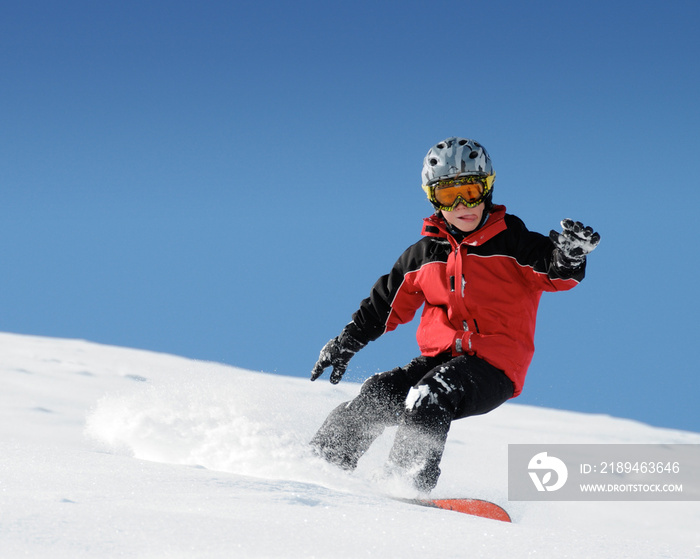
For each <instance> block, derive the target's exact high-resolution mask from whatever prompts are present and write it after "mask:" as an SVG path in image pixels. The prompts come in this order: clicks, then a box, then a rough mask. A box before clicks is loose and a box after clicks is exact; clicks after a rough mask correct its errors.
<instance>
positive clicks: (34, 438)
mask: <svg viewBox="0 0 700 559" xmlns="http://www.w3.org/2000/svg"><path fill="white" fill-rule="evenodd" d="M0 350H1V351H2V355H3V361H2V364H0V378H1V379H2V387H1V389H0V414H1V415H2V417H1V421H0V446H1V448H0V556H2V557H8V558H13V557H20V556H21V557H51V558H52V559H54V558H71V559H75V558H81V557H91V558H94V557H100V558H103V557H117V556H118V557H145V558H159V557H168V558H172V557H227V558H230V557H286V558H290V557H333V558H338V557H407V558H410V557H421V558H422V557H425V556H426V555H427V556H430V557H489V558H494V557H495V558H501V557H503V558H509V559H512V558H519V557H546V558H550V557H557V558H562V557H573V558H586V559H589V558H591V557H615V558H624V557H630V558H639V557H645V558H649V557H664V558H686V557H700V530H698V526H700V502H697V501H689V502H656V503H652V502H641V503H640V502H508V500H507V461H506V456H507V445H508V443H548V444H549V443H700V434H698V433H689V432H683V431H674V430H668V429H659V428H655V427H652V426H648V425H644V424H641V423H637V422H634V421H630V420H623V419H618V418H613V417H608V416H602V415H588V414H582V413H573V412H566V411H557V410H551V409H542V408H537V407H532V406H523V405H518V404H517V403H509V404H506V405H505V406H502V407H501V408H499V409H497V410H495V411H494V412H492V413H490V414H487V415H485V416H480V417H475V418H470V419H466V420H463V421H459V422H456V423H455V424H454V425H453V428H452V431H451V432H450V436H449V439H448V444H447V449H446V453H445V457H444V460H443V464H442V469H443V474H442V477H441V479H440V483H439V484H438V486H437V488H436V489H435V491H434V493H433V494H434V495H435V496H443V497H448V496H471V497H478V498H484V499H489V500H493V501H495V502H497V503H499V504H501V505H502V506H504V507H505V508H506V509H507V510H508V511H509V513H510V514H511V516H512V517H513V520H514V522H513V524H507V523H503V522H497V521H491V520H485V519H480V518H474V517H469V516H466V515H462V514H458V513H454V512H449V511H441V510H437V509H427V508H421V507H417V506H414V505H410V504H406V503H401V502H398V501H395V500H391V499H388V498H386V497H385V496H384V493H386V491H387V490H388V488H387V487H385V486H383V485H382V482H380V481H378V479H377V472H379V471H381V467H382V464H383V461H384V458H385V457H386V455H387V453H388V450H389V447H390V443H391V435H392V432H388V433H386V434H385V435H384V436H383V437H382V438H381V439H380V440H379V441H377V443H376V444H375V445H374V446H373V447H372V449H371V450H370V452H369V453H368V454H367V455H366V456H365V457H364V458H363V459H362V460H361V461H360V465H359V467H358V470H357V471H356V472H355V473H353V474H347V473H344V472H341V471H340V470H337V469H335V468H334V467H332V466H330V465H327V464H325V463H323V462H321V461H319V460H318V459H316V458H314V457H312V456H310V455H309V452H308V449H307V445H306V441H308V440H309V438H310V437H311V436H312V435H313V433H314V432H315V429H316V428H317V427H318V426H319V425H320V423H321V422H322V421H323V419H324V418H325V416H326V414H327V413H328V412H329V411H330V410H331V409H332V408H333V407H334V406H336V405H338V404H339V403H340V402H343V401H345V400H347V399H349V398H351V397H352V396H353V395H354V394H356V393H357V391H358V389H359V385H357V384H353V383H341V384H339V385H337V386H333V385H330V384H329V383H328V382H327V381H326V382H324V381H323V379H322V380H319V381H317V382H316V383H313V384H312V383H310V382H309V381H308V380H305V379H300V378H291V377H283V376H276V375H270V374H265V373H256V372H252V371H245V370H242V369H238V368H235V367H230V366H225V365H221V364H216V363H208V362H199V361H192V360H188V359H184V358H180V357H176V356H171V355H163V354H157V353H152V352H147V351H141V350H134V349H127V348H117V347H111V346H104V345H98V344H94V343H89V342H86V341H80V340H61V339H49V338H39V337H29V336H19V335H14V334H0ZM325 378H326V377H324V379H325Z"/></svg>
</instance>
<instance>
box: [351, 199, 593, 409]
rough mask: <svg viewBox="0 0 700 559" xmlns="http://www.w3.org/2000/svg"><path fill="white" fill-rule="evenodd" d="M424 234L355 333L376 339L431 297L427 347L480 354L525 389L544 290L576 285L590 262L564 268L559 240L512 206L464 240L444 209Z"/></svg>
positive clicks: (422, 334)
mask: <svg viewBox="0 0 700 559" xmlns="http://www.w3.org/2000/svg"><path fill="white" fill-rule="evenodd" d="M422 234H423V238H422V239H421V240H420V241H418V242H417V243H416V244H414V245H412V246H411V247H409V248H408V249H407V250H406V251H405V252H404V253H403V254H402V255H401V257H400V258H399V260H398V261H397V262H396V264H395V265H394V267H393V269H392V271H391V272H390V273H389V274H387V275H386V276H383V277H381V278H380V279H379V280H378V281H377V283H376V284H375V285H374V287H373V288H372V291H371V294H370V296H369V297H368V298H367V299H365V300H364V301H362V303H361V305H360V309H359V310H358V311H357V312H356V313H355V314H354V315H353V323H354V324H350V325H348V326H351V327H353V328H351V330H352V331H351V334H352V336H353V337H355V338H357V339H358V340H359V341H361V342H362V343H367V342H369V341H371V340H374V339H376V338H378V337H379V336H381V335H382V334H383V333H385V332H388V331H390V330H393V329H394V328H396V327H397V326H398V325H399V324H405V323H407V322H410V321H411V320H412V319H413V317H414V315H415V313H416V311H417V310H418V309H419V308H420V306H421V305H424V308H423V314H422V316H421V319H420V324H419V326H418V332H417V340H418V345H419V347H420V350H421V353H422V354H423V355H430V356H433V355H438V354H439V353H443V352H446V351H451V352H452V354H453V355H455V356H456V355H459V354H460V353H468V354H473V355H477V356H478V357H480V358H482V359H484V360H485V361H487V362H489V363H491V364H492V365H494V366H495V367H497V368H498V369H501V370H502V371H504V372H505V373H506V375H508V377H509V378H510V379H511V380H512V381H513V385H514V394H513V396H514V397H515V396H517V395H518V394H520V392H521V391H522V387H523V382H524V380H525V375H526V373H527V369H528V367H529V365H530V362H531V361H532V356H533V354H534V351H535V345H534V337H535V322H536V315H537V307H538V305H539V300H540V296H541V295H542V292H543V291H564V290H568V289H571V288H572V287H574V286H576V285H577V284H578V283H579V282H580V281H581V280H582V279H583V276H584V269H585V265H584V266H582V267H581V268H579V269H577V270H575V271H571V270H568V271H560V270H557V268H556V267H555V266H554V265H553V258H552V252H553V251H554V244H553V243H552V242H551V241H550V240H549V238H548V237H545V236H544V235H541V234H539V233H534V232H530V231H528V230H527V228H526V227H525V225H524V224H523V222H522V221H521V220H520V219H519V218H517V217H515V216H513V215H510V214H506V208H505V207H504V206H494V208H493V210H492V212H491V214H490V215H489V217H488V220H487V221H486V223H485V224H484V225H483V226H482V227H480V228H479V229H477V230H476V231H474V232H472V233H470V234H468V235H467V236H466V237H465V238H464V239H463V240H462V241H461V242H458V241H457V239H455V237H454V236H453V235H451V234H450V233H449V232H448V229H447V226H446V224H445V221H444V220H443V219H442V218H441V217H440V216H437V215H433V216H431V217H429V218H427V219H425V220H424V225H423V231H422Z"/></svg>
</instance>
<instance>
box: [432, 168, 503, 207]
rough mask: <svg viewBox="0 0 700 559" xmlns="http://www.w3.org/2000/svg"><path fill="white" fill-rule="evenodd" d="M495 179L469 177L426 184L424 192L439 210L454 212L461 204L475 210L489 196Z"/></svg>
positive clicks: (490, 176) (492, 177)
mask: <svg viewBox="0 0 700 559" xmlns="http://www.w3.org/2000/svg"><path fill="white" fill-rule="evenodd" d="M495 178H496V177H495V175H489V176H487V177H480V176H477V175H467V176H464V177H456V178H454V179H448V180H443V181H438V182H435V183H433V184H424V185H423V190H425V193H426V194H427V195H428V199H429V200H430V201H431V202H432V203H433V205H434V206H435V207H436V208H437V209H440V210H444V211H452V210H454V209H455V208H456V207H457V205H458V204H460V203H461V204H464V205H465V206H466V207H467V208H474V207H476V206H478V205H479V204H481V203H482V202H483V201H484V200H485V199H486V197H487V196H488V195H489V193H490V192H491V189H492V188H493V181H494V179H495Z"/></svg>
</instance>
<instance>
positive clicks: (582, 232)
mask: <svg viewBox="0 0 700 559" xmlns="http://www.w3.org/2000/svg"><path fill="white" fill-rule="evenodd" d="M561 226H562V232H561V233H559V232H557V231H554V230H552V231H550V233H549V238H550V239H551V240H552V242H553V243H554V244H555V245H556V247H557V249H558V250H559V252H560V253H561V256H562V257H563V259H564V261H565V262H566V264H568V265H570V266H571V267H576V266H580V265H581V264H582V263H583V261H584V260H585V259H586V255H587V254H589V253H590V252H592V251H593V250H594V249H595V247H597V246H598V243H599V242H600V235H599V234H598V233H596V232H595V231H593V228H592V227H586V226H584V225H583V223H581V222H580V221H574V220H572V219H564V220H563V221H562V222H561Z"/></svg>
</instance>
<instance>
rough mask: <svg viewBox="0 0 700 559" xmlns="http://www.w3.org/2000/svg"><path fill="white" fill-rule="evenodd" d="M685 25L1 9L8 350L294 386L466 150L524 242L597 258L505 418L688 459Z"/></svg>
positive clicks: (692, 221) (489, 15) (392, 10)
mask: <svg viewBox="0 0 700 559" xmlns="http://www.w3.org/2000/svg"><path fill="white" fill-rule="evenodd" d="M698 23H700V6H699V5H698V4H697V3H696V2H692V1H687V2H684V1H671V2H667V3H664V4H663V5H661V4H659V3H658V2H648V1H641V2H640V1H631V0H630V1H619V0H612V1H606V2H602V1H598V0H594V1H591V2H585V3H581V2H576V3H574V2H557V1H533V2H517V1H514V0H513V1H492V2H476V1H465V0H462V1H430V2H418V1H410V0H409V1H402V2H398V1H397V2H394V1H386V2H382V1H374V2H366V1H363V0H360V1H357V0H354V1H353V2H321V1H305V0H301V1H295V2H291V1H289V2H283V1H276V2H274V1H273V2H269V1H268V2H247V1H246V2H243V1H238V2H223V1H222V2H165V1H150V2H149V1H146V2H143V1H140V2H134V1H120V2H98V3H95V2H88V1H84V2H78V1H72V0H68V1H66V2H61V3H57V2H47V1H33V0H28V1H26V2H21V3H20V2H15V3H4V4H3V6H2V7H0V47H1V48H0V70H1V71H0V107H2V109H1V110H0V130H2V132H1V133H0V216H1V219H0V270H1V272H2V273H1V275H0V278H1V279H0V287H1V288H0V330H2V331H7V332H16V333H23V334H35V335H42V336H56V337H68V338H84V339H88V340H92V341H96V342H101V343H108V344H114V345H123V346H130V347H137V348H145V349H151V350H156V351H164V352H170V353H176V354H179V355H184V356H188V357H193V358H197V359H204V360H212V361H221V362H225V363H230V364H233V365H237V366H241V367H245V368H248V369H253V370H261V371H267V372H274V373H279V374H285V375H298V376H307V375H308V374H309V372H310V370H311V367H312V366H313V364H314V362H315V361H316V358H317V356H318V352H319V350H320V348H321V347H322V346H323V344H324V343H325V342H326V341H327V340H328V339H329V338H331V337H333V336H335V335H336V334H337V333H338V332H339V331H340V330H341V329H342V327H343V325H344V324H345V323H346V322H347V321H348V320H349V319H350V315H351V314H352V312H353V311H354V310H355V309H356V307H357V305H358V304H359V302H360V300H361V299H362V298H364V297H365V296H366V295H367V294H368V291H369V289H370V287H371V285H372V284H373V283H374V281H375V280H376V279H377V278H378V277H379V276H380V275H382V274H384V273H386V272H387V271H388V270H389V269H390V267H391V265H392V264H393V263H394V261H395V260H396V258H397V257H398V256H399V255H400V254H401V252H402V251H403V250H404V249H405V248H406V247H407V246H408V245H409V244H411V243H413V242H414V241H415V240H417V239H418V238H419V232H420V227H421V219H422V218H423V217H425V216H427V215H429V214H430V213H431V206H430V205H429V203H428V202H427V200H426V199H425V196H424V193H423V191H422V190H421V188H420V170H421V164H422V159H423V157H424V155H425V153H426V152H427V150H428V149H429V148H430V147H431V146H432V145H433V144H435V143H437V142H438V141H440V140H442V139H444V138H445V137H448V136H452V135H458V136H465V137H472V138H474V139H476V140H478V141H480V142H481V143H483V144H484V145H485V146H486V148H487V149H488V150H489V152H490V154H491V157H492V159H493V162H494V165H495V168H496V171H497V175H498V178H497V181H496V185H495V197H494V198H495V201H496V202H498V203H503V204H505V205H506V206H507V208H508V211H509V212H511V213H515V214H516V215H518V216H520V217H521V218H522V219H523V220H524V221H525V223H526V224H527V225H528V226H529V228H530V229H533V230H536V231H540V232H543V233H547V232H548V231H549V230H550V229H551V228H558V226H559V221H560V220H561V219H563V218H565V217H571V218H574V219H577V220H581V221H583V222H585V223H586V224H590V225H591V226H593V227H594V228H595V229H597V230H598V231H599V232H600V234H601V236H602V241H601V244H600V246H599V248H598V249H597V250H596V252H595V253H594V254H593V255H592V257H591V259H590V264H589V269H588V277H587V278H586V280H585V281H584V282H583V283H582V284H581V285H580V286H579V287H577V288H576V289H575V290H574V291H572V292H568V293H559V294H545V296H544V297H543V299H542V303H541V307H540V314H539V321H538V330H537V339H536V343H537V353H536V356H535V359H534V361H533V363H532V366H531V368H530V373H529V376H528V379H527V382H526V385H525V390H524V392H523V395H522V396H520V397H519V398H518V399H517V400H516V401H517V402H521V403H525V404H533V405H540V406H547V407H553V408H563V409H571V410H580V411H585V412H593V413H602V414H609V415H615V416H621V417H630V418H634V419H638V420H640V421H644V422H648V423H652V424H654V425H659V426H668V427H675V428H683V429H690V430H694V431H698V430H700V414H699V413H698V411H697V395H696V389H695V382H696V379H697V377H698V373H699V372H700V366H699V365H698V359H697V349H696V348H697V337H698V333H699V331H700V329H699V328H698V325H697V324H698V315H699V313H700V304H699V303H700V297H699V296H698V293H697V287H696V281H695V278H696V277H697V276H698V272H699V271H700V270H699V266H698V257H699V256H700V254H699V251H698V248H697V242H696V238H697V226H696V220H697V218H696V213H697V211H698V206H699V202H700V194H699V193H698V190H699V189H698V184H699V182H700V181H699V180H698V174H699V173H698V158H699V156H698V154H699V153H700V145H699V144H700V141H699V138H700V134H699V132H698V130H700V108H699V107H700V103H698V99H699V98H700V71H699V70H698V67H697V64H696V62H695V58H696V57H697V53H698V52H700V35H699V34H698V33H697V26H698ZM414 335H415V325H407V326H404V327H403V328H402V329H400V330H398V331H396V332H394V333H391V334H388V335H386V336H384V337H383V338H382V339H380V340H379V341H377V342H374V343H372V344H370V346H368V347H367V348H366V349H365V350H363V351H362V352H361V353H360V354H358V355H357V356H356V358H355V359H354V360H353V361H352V362H351V365H350V369H349V371H348V373H347V376H346V378H347V379H349V380H351V381H358V382H359V381H361V380H363V379H364V378H366V377H367V376H369V375H370V374H372V373H375V372H378V371H382V370H386V369H389V368H392V367H394V366H397V365H401V364H404V363H406V362H408V361H409V360H410V359H411V358H412V357H414V356H415V355H416V353H417V347H416V343H415V339H414ZM324 378H327V376H326V377H324ZM313 389H314V385H312V384H309V390H313Z"/></svg>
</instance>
